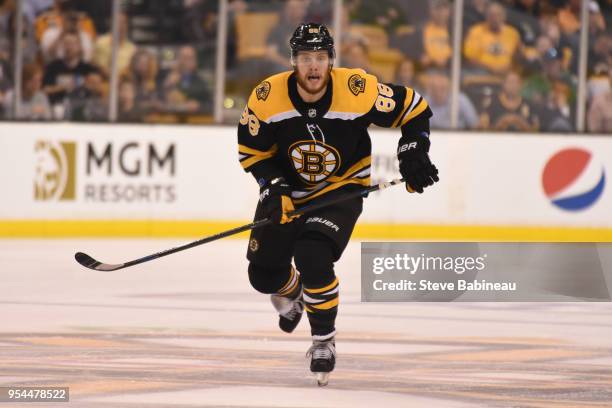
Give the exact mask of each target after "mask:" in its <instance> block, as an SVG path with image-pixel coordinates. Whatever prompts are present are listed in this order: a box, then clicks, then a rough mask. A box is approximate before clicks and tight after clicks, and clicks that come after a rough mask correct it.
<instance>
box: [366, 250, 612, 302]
mask: <svg viewBox="0 0 612 408" xmlns="http://www.w3.org/2000/svg"><path fill="white" fill-rule="evenodd" d="M611 295H612V243H575V242H568V243H560V242H557V243H541V242H533V243H515V242H503V243H502V242H500V243H490V242H488V243H477V242H467V243H462V242H450V243H449V242H436V243H434V242H427V243H407V242H404V243H400V242H362V244H361V300H362V301H365V302H411V301H414V302H451V301H459V302H494V301H503V302H563V301H569V302H581V301H591V302H609V301H610V300H611Z"/></svg>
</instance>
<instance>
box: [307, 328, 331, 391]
mask: <svg viewBox="0 0 612 408" xmlns="http://www.w3.org/2000/svg"><path fill="white" fill-rule="evenodd" d="M306 357H310V371H312V373H313V374H314V375H315V378H316V379H317V384H318V385H319V387H324V386H326V385H327V383H328V382H329V374H330V373H331V372H332V371H334V367H335V365H336V343H335V341H334V339H333V338H331V339H329V340H324V341H318V340H314V341H313V342H312V346H310V348H309V349H308V351H307V352H306Z"/></svg>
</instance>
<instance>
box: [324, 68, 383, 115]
mask: <svg viewBox="0 0 612 408" xmlns="http://www.w3.org/2000/svg"><path fill="white" fill-rule="evenodd" d="M331 76H332V81H333V87H334V88H333V96H332V103H331V106H330V108H329V112H328V113H329V115H326V116H328V117H338V118H345V117H346V118H354V117H358V116H361V115H365V114H366V113H368V112H369V111H370V109H372V106H374V101H376V97H377V96H378V88H377V84H378V80H377V79H376V77H375V76H373V75H369V74H367V73H366V72H365V71H364V70H362V69H348V68H334V69H332V72H331Z"/></svg>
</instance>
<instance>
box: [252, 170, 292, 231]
mask: <svg viewBox="0 0 612 408" xmlns="http://www.w3.org/2000/svg"><path fill="white" fill-rule="evenodd" d="M259 202H260V203H261V206H262V209H263V214H264V215H265V216H266V217H268V218H270V219H271V220H272V221H273V222H274V223H275V224H286V223H288V222H291V221H293V219H294V218H297V217H299V215H294V216H291V217H289V216H288V215H287V213H290V212H292V211H295V207H294V206H293V201H292V200H291V187H290V186H289V184H287V182H285V179H284V178H282V177H278V178H275V179H273V180H272V181H270V182H268V183H267V184H266V185H264V186H263V187H262V188H261V189H260V191H259Z"/></svg>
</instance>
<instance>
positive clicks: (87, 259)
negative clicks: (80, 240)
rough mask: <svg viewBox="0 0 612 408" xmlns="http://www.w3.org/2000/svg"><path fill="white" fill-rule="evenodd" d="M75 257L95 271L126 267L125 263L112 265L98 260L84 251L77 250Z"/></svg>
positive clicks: (108, 270)
mask: <svg viewBox="0 0 612 408" xmlns="http://www.w3.org/2000/svg"><path fill="white" fill-rule="evenodd" d="M74 259H75V260H76V261H77V262H78V263H79V264H81V265H83V266H84V267H86V268H89V269H93V270H94V271H102V272H110V271H116V270H117V269H121V268H123V267H124V264H118V265H111V264H105V263H102V262H98V261H96V260H95V259H93V258H92V257H91V256H89V255H87V254H84V253H83V252H77V253H76V254H74Z"/></svg>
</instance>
